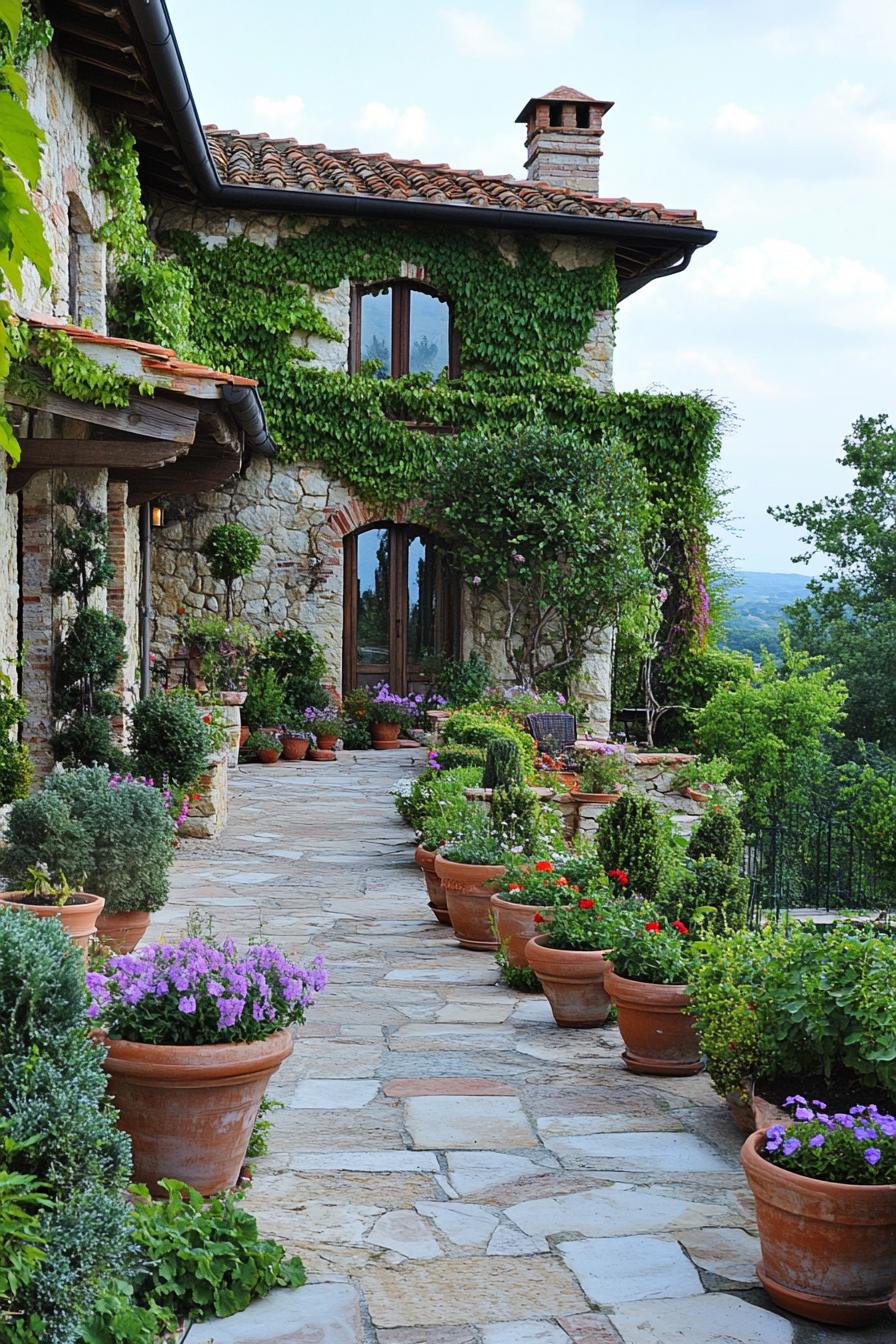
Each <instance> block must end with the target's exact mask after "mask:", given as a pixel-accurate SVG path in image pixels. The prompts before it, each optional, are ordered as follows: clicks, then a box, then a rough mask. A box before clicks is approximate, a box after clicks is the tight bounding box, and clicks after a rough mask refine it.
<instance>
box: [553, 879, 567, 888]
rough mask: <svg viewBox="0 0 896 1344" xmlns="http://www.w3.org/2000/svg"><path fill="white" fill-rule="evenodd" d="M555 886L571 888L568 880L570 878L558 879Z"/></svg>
mask: <svg viewBox="0 0 896 1344" xmlns="http://www.w3.org/2000/svg"><path fill="white" fill-rule="evenodd" d="M554 886H555V887H568V886H569V878H568V877H558V878H557V880H556V882H555V883H554Z"/></svg>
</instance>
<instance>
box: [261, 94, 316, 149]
mask: <svg viewBox="0 0 896 1344" xmlns="http://www.w3.org/2000/svg"><path fill="white" fill-rule="evenodd" d="M252 110H253V112H254V113H255V115H256V116H257V117H258V118H259V119H260V120H261V121H263V122H264V125H263V127H262V128H261V129H262V130H265V131H267V132H268V134H269V135H274V136H280V135H290V136H295V137H296V138H297V139H300V140H301V139H302V138H303V137H306V136H307V134H308V130H307V125H306V118H305V99H304V98H303V97H302V96H301V94H298V93H288V94H287V95H286V97H285V98H268V97H266V96H265V95H264V94H258V95H256V97H254V98H253V99H252Z"/></svg>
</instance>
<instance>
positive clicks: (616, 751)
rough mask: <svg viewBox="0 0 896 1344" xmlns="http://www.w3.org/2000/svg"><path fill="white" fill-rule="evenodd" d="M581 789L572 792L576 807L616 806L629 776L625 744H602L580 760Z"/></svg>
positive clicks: (583, 755)
mask: <svg viewBox="0 0 896 1344" xmlns="http://www.w3.org/2000/svg"><path fill="white" fill-rule="evenodd" d="M578 762H579V766H580V774H579V780H578V785H577V787H576V788H574V789H572V790H571V791H570V796H571V798H572V799H573V801H574V802H576V803H604V804H607V803H615V802H616V800H617V798H618V797H619V796H620V793H621V789H620V785H621V784H622V783H623V781H624V780H625V778H626V776H627V775H628V774H629V770H628V766H627V765H626V760H625V747H624V746H623V745H622V744H621V743H615V742H598V743H596V744H595V746H594V748H593V749H592V750H589V751H583V752H582V753H581V754H580V755H579V757H578Z"/></svg>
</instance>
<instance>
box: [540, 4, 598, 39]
mask: <svg viewBox="0 0 896 1344" xmlns="http://www.w3.org/2000/svg"><path fill="white" fill-rule="evenodd" d="M584 18H585V9H584V6H583V4H582V0H527V4H526V23H527V24H528V27H529V29H530V30H531V32H532V34H533V35H534V36H535V37H538V38H540V39H541V40H542V41H543V42H568V41H569V39H570V38H572V37H575V35H576V33H577V32H578V30H579V28H581V26H582V22H583V20H584Z"/></svg>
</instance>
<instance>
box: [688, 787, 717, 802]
mask: <svg viewBox="0 0 896 1344" xmlns="http://www.w3.org/2000/svg"><path fill="white" fill-rule="evenodd" d="M681 792H682V796H683V797H685V798H690V800H691V802H692V803H708V802H709V800H710V797H711V796H712V795H711V794H708V793H702V792H701V790H700V789H692V788H691V787H690V785H687V786H686V787H685V788H683V789H682V791H681Z"/></svg>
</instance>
